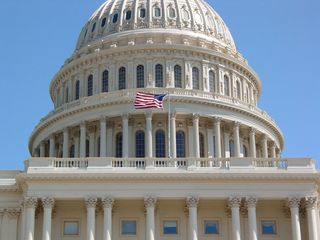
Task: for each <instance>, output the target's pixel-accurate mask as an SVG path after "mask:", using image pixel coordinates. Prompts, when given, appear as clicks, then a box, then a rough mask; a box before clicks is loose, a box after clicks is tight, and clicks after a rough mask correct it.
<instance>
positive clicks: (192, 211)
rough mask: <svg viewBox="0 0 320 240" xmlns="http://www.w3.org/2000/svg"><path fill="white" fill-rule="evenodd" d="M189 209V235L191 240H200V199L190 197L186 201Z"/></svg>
mask: <svg viewBox="0 0 320 240" xmlns="http://www.w3.org/2000/svg"><path fill="white" fill-rule="evenodd" d="M186 203H187V207H188V209H189V229H190V230H189V234H190V237H189V239H190V240H198V209H197V207H198V203H199V198H198V197H194V196H192V197H188V198H187V200H186Z"/></svg>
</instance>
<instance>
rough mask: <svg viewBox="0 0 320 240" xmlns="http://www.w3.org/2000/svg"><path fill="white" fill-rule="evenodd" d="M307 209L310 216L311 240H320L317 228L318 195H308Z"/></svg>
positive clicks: (306, 199) (306, 200)
mask: <svg viewBox="0 0 320 240" xmlns="http://www.w3.org/2000/svg"><path fill="white" fill-rule="evenodd" d="M305 202H306V209H307V217H308V232H309V240H318V229H317V202H318V198H317V197H316V196H311V197H306V198H305Z"/></svg>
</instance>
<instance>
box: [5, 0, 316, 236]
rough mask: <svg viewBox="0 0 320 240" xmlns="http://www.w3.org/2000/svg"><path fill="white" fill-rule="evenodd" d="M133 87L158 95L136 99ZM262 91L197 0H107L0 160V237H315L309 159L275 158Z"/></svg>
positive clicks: (276, 134)
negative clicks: (28, 126) (43, 102)
mask: <svg viewBox="0 0 320 240" xmlns="http://www.w3.org/2000/svg"><path fill="white" fill-rule="evenodd" d="M139 91H143V92H146V93H159V94H170V104H169V98H166V100H165V101H164V105H165V107H164V109H163V110H161V109H143V110H136V109H134V100H135V96H136V93H137V92H139ZM260 94H261V82H260V79H259V77H258V76H257V74H256V73H255V72H254V70H253V69H252V68H251V67H250V66H249V65H248V63H247V61H246V60H245V59H244V58H243V57H242V56H241V54H240V53H239V52H238V51H237V48H236V45H235V43H234V41H233V39H232V36H231V34H230V32H229V30H228V28H227V26H226V25H225V23H224V22H223V20H222V19H221V18H220V16H219V15H218V14H217V13H216V12H215V11H214V10H213V9H212V8H211V6H209V5H208V3H206V2H204V1H203V0H147V1H145V0H110V1H107V2H105V3H104V4H103V5H102V6H101V7H100V8H99V9H98V10H97V11H96V12H95V13H94V14H93V15H92V16H91V17H90V19H89V21H88V22H87V24H86V25H85V26H84V27H83V29H82V31H81V34H80V37H79V40H78V43H77V46H76V50H75V52H74V54H73V55H72V56H71V57H70V58H69V59H67V60H66V61H65V64H64V65H63V67H62V68H61V69H60V70H59V72H58V73H57V74H56V75H55V76H54V78H53V80H52V81H51V84H50V95H51V98H52V100H53V103H54V110H53V111H52V112H50V113H49V114H48V115H47V116H46V117H44V118H43V119H41V121H40V123H39V124H38V125H37V126H36V127H35V129H34V131H33V133H32V135H31V137H30V141H29V149H30V153H31V157H30V158H29V159H28V160H26V161H25V169H24V170H23V171H0V239H1V240H40V239H43V240H50V239H52V240H71V239H72V240H128V239H132V240H134V239H139V240H160V239H161V240H186V239H188V240H197V239H199V240H209V239H215V240H217V239H219V240H240V239H242V240H257V239H259V240H271V239H272V240H280V239H281V240H301V239H303V240H307V239H309V240H319V239H320V238H319V235H320V228H319V225H320V221H319V210H318V207H317V203H318V185H319V180H320V178H319V174H318V172H317V170H316V168H315V162H314V161H313V160H312V159H308V158H283V157H281V150H282V148H283V144H284V138H283V135H282V133H281V130H280V129H279V128H278V127H277V126H276V124H275V122H274V121H273V120H272V118H271V117H269V116H268V114H267V113H266V112H265V111H263V110H261V109H259V108H258V107H257V102H258V99H259V96H260ZM169 110H170V111H169Z"/></svg>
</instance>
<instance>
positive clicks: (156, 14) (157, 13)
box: [154, 7, 161, 17]
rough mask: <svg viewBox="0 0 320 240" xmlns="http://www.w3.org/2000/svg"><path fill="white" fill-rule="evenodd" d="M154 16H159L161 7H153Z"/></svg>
mask: <svg viewBox="0 0 320 240" xmlns="http://www.w3.org/2000/svg"><path fill="white" fill-rule="evenodd" d="M154 16H155V17H161V9H160V8H159V7H155V8H154Z"/></svg>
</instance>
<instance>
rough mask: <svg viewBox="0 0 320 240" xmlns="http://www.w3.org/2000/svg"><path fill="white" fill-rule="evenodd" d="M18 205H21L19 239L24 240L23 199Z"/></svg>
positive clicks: (24, 209)
mask: <svg viewBox="0 0 320 240" xmlns="http://www.w3.org/2000/svg"><path fill="white" fill-rule="evenodd" d="M20 205H21V219H20V240H25V229H26V206H25V202H24V199H23V200H22V201H21V203H20Z"/></svg>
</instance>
